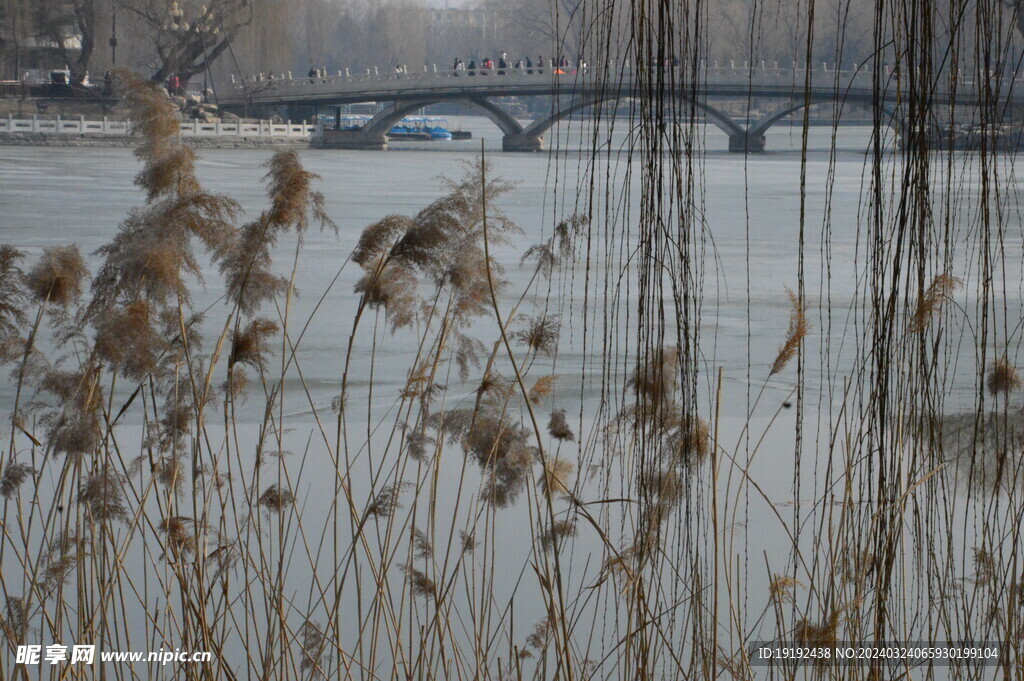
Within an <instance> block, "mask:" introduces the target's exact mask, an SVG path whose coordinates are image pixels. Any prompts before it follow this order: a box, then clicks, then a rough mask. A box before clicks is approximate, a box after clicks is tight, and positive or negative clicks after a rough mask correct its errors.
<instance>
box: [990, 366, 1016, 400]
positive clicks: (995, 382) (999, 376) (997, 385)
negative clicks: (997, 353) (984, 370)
mask: <svg viewBox="0 0 1024 681" xmlns="http://www.w3.org/2000/svg"><path fill="white" fill-rule="evenodd" d="M985 385H986V386H987V387H988V391H989V393H991V394H992V396H993V397H994V396H996V395H999V394H1000V393H1002V394H1004V395H1008V394H1009V393H1011V392H1013V391H1014V390H1020V386H1021V381H1020V376H1018V375H1017V368H1016V367H1014V366H1013V365H1012V364H1010V362H1009V361H1008V360H1007V359H1006V358H1005V357H1003V358H1002V359H997V360H996V361H995V362H994V363H993V364H992V367H991V368H990V369H989V371H988V376H987V377H986V379H985Z"/></svg>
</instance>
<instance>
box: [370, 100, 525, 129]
mask: <svg viewBox="0 0 1024 681" xmlns="http://www.w3.org/2000/svg"><path fill="white" fill-rule="evenodd" d="M439 101H444V100H440V99H415V100H408V101H401V102H394V103H393V104H391V106H389V107H387V108H385V109H383V110H382V111H380V112H378V113H377V114H376V115H375V116H374V117H373V118H371V119H370V120H368V121H367V122H366V123H365V124H363V127H362V129H361V132H362V133H363V134H364V135H365V136H366V137H370V138H375V137H381V136H383V135H386V134H387V132H388V130H390V129H391V128H393V127H395V124H396V123H398V122H399V121H400V120H402V119H403V118H405V117H406V116H408V115H409V114H411V113H412V112H413V111H416V110H417V109H422V108H423V107H425V106H430V105H431V104H437V103H438V102H439ZM459 101H461V102H463V103H464V104H466V105H468V106H470V107H471V108H473V109H476V110H477V111H479V112H480V113H482V114H483V115H484V116H487V118H489V119H491V121H493V122H494V124H495V125H497V126H498V128H499V129H500V130H501V132H502V133H503V134H505V135H517V134H520V133H522V132H523V126H522V124H521V123H520V122H519V121H517V120H516V119H515V118H514V117H513V116H512V115H511V114H510V113H509V112H507V111H505V110H504V109H502V108H501V107H500V106H498V105H497V104H495V103H494V102H491V101H490V100H487V99H483V98H479V97H467V98H464V99H460V100H459Z"/></svg>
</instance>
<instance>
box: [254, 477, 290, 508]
mask: <svg viewBox="0 0 1024 681" xmlns="http://www.w3.org/2000/svg"><path fill="white" fill-rule="evenodd" d="M256 503H257V505H259V506H262V507H263V508H265V509H267V510H268V511H270V512H271V513H283V512H284V511H286V510H287V509H288V508H289V507H290V506H291V505H292V504H293V503H295V495H294V494H292V491H291V490H290V489H287V488H284V487H278V485H277V484H276V483H275V484H273V485H271V486H270V487H268V488H267V489H265V490H264V491H263V494H261V495H260V498H259V500H258V501H257V502H256Z"/></svg>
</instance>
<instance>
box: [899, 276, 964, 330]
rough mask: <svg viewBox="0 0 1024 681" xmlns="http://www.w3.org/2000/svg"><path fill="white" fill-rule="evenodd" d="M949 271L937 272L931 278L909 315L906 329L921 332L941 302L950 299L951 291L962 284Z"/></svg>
mask: <svg viewBox="0 0 1024 681" xmlns="http://www.w3.org/2000/svg"><path fill="white" fill-rule="evenodd" d="M962 283H963V282H961V281H960V280H959V279H958V278H956V277H954V276H953V275H952V274H950V273H949V272H943V273H942V274H938V275H936V276H935V278H934V279H932V283H931V284H929V285H928V288H927V289H925V291H924V293H922V294H921V297H920V299H919V300H918V301H917V307H916V308H915V309H914V312H913V314H911V315H910V323H909V325H908V330H909V331H910V333H923V332H924V330H925V329H926V328H928V324H929V322H931V319H932V317H933V316H935V313H936V312H938V311H939V310H940V309H941V308H942V306H943V304H945V303H946V302H947V301H949V300H951V299H952V295H953V292H954V291H955V290H956V289H957V288H958V287H959V286H960V285H961V284H962Z"/></svg>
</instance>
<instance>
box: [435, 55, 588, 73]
mask: <svg viewBox="0 0 1024 681" xmlns="http://www.w3.org/2000/svg"><path fill="white" fill-rule="evenodd" d="M586 68H587V62H586V61H585V60H584V59H583V58H582V57H581V58H580V59H579V60H578V61H577V62H576V66H575V67H574V66H573V64H572V62H571V61H570V60H568V59H566V58H565V57H559V58H558V59H544V57H543V56H540V57H537V61H536V62H534V61H533V58H532V57H520V58H519V59H517V60H516V61H515V62H512V61H511V60H510V59H509V58H508V54H506V53H505V52H502V53H501V56H499V57H498V61H497V63H495V61H494V60H493V59H491V58H490V57H485V58H483V59H481V60H480V63H479V64H478V63H477V61H476V60H475V59H470V60H469V63H468V64H467V63H465V62H464V61H462V58H461V57H456V58H455V62H454V63H453V64H452V71H454V72H455V75H456V76H458V75H461V74H463V73H465V74H466V75H467V76H477V75H479V76H488V75H490V74H491V73H494V74H496V75H499V76H504V75H506V74H509V73H512V74H520V73H526V74H533V73H544V72H545V71H549V72H551V73H557V74H563V73H576V70H577V69H578V70H580V71H585V70H586Z"/></svg>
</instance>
